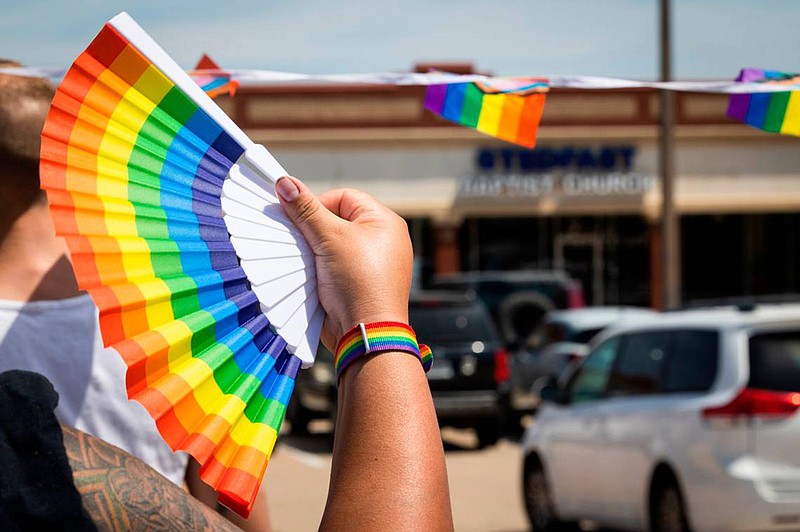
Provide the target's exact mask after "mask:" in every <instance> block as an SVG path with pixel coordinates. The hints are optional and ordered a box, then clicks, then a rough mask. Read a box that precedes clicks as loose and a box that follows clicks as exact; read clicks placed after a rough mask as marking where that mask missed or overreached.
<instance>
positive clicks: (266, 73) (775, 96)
mask: <svg viewBox="0 0 800 532" xmlns="http://www.w3.org/2000/svg"><path fill="white" fill-rule="evenodd" d="M0 74H11V75H19V76H29V77H43V78H50V79H60V78H61V77H63V75H64V70H62V69H48V68H36V67H12V68H0ZM189 75H190V77H191V78H192V79H193V80H194V81H195V82H196V83H197V84H198V85H200V87H201V88H202V89H203V90H204V91H205V92H206V93H207V94H208V95H209V96H211V97H212V98H215V97H217V96H220V95H223V94H228V95H231V96H232V95H234V94H235V92H236V90H237V88H238V87H239V86H242V85H251V86H252V85H259V84H277V83H293V82H303V83H364V84H373V85H397V86H424V87H426V93H425V99H424V103H423V105H424V107H425V109H427V110H429V111H430V112H432V113H434V114H436V115H438V116H440V117H442V118H444V119H445V120H449V121H451V122H453V123H456V124H459V125H461V126H464V127H468V128H472V129H475V130H477V131H479V132H481V133H484V134H486V135H489V136H492V137H495V138H498V139H501V140H504V141H507V142H511V143H514V144H518V145H520V146H524V147H527V148H533V147H534V145H535V143H536V134H537V132H538V129H539V123H540V121H541V118H542V114H543V113H544V107H545V99H546V95H547V92H548V91H549V90H550V89H551V88H571V89H585V90H597V89H626V88H653V89H663V90H673V91H683V92H704V93H717V94H729V95H730V102H729V106H728V111H727V116H728V117H730V118H731V119H733V120H736V121H739V122H742V123H744V124H747V125H749V126H751V127H754V128H757V129H761V130H763V131H767V132H771V133H779V134H784V135H793V136H800V74H792V73H786V72H780V71H774V70H763V69H756V68H745V69H742V70H741V72H740V74H739V76H738V77H737V78H736V79H735V80H733V81H637V80H626V79H618V78H606V77H597V76H546V77H493V76H486V75H482V74H452V73H447V72H429V73H419V72H383V73H367V74H325V75H314V74H300V73H293V72H281V71H273V70H253V69H230V70H229V69H221V68H220V67H219V66H218V65H217V64H216V63H214V61H213V60H211V59H210V58H209V57H208V56H206V55H204V56H203V57H202V59H201V60H200V61H199V62H198V64H197V65H196V66H195V68H194V69H193V70H191V71H189Z"/></svg>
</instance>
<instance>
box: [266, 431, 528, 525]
mask: <svg viewBox="0 0 800 532" xmlns="http://www.w3.org/2000/svg"><path fill="white" fill-rule="evenodd" d="M320 427H321V428H320ZM313 428H314V430H315V431H316V430H320V432H316V433H314V434H312V435H310V436H306V437H297V436H292V435H291V434H286V435H283V436H282V437H281V439H279V443H278V446H277V448H276V450H275V453H274V454H273V456H272V460H271V462H270V464H269V467H268V468H267V473H266V475H265V484H264V486H265V488H266V489H267V493H268V499H269V505H270V514H271V517H272V523H273V527H274V530H276V531H304V530H316V529H317V527H318V526H319V521H320V518H321V517H322V511H323V509H324V506H325V497H326V494H327V492H328V477H329V475H330V467H331V438H330V434H329V432H327V427H326V425H325V424H324V423H323V422H316V425H315V426H314V427H313ZM442 438H443V441H444V442H445V451H446V459H447V471H448V475H449V480H450V497H451V500H452V504H453V517H454V521H455V528H456V530H459V531H497V532H521V531H525V530H528V526H527V520H526V519H525V514H524V509H523V507H522V497H521V494H520V461H521V455H520V448H519V445H518V444H517V443H515V442H512V441H509V440H507V439H503V440H501V441H500V442H499V443H498V444H497V445H494V446H492V447H489V448H486V449H481V450H478V449H476V443H477V441H476V439H475V436H474V434H473V433H472V432H471V431H469V430H454V429H443V431H442ZM272 486H274V487H275V489H270V488H271V487H272Z"/></svg>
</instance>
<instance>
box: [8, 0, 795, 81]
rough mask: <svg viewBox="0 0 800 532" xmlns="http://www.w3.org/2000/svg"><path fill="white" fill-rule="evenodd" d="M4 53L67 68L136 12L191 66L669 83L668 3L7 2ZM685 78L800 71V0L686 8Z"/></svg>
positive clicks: (717, 2) (679, 27)
mask: <svg viewBox="0 0 800 532" xmlns="http://www.w3.org/2000/svg"><path fill="white" fill-rule="evenodd" d="M0 9H1V10H2V13H3V15H2V17H0V57H5V58H11V59H16V60H18V61H21V62H23V63H25V64H27V65H31V66H41V67H66V66H68V64H69V63H70V62H71V61H72V60H73V59H74V58H75V56H76V55H78V53H80V52H81V51H82V50H83V49H84V48H85V47H86V45H87V44H88V43H89V42H90V41H91V39H92V38H93V37H94V35H95V34H96V33H97V31H98V30H99V29H100V27H101V26H102V25H103V23H104V22H105V21H106V20H108V19H109V18H111V17H112V16H114V15H115V14H116V13H118V12H119V11H122V10H126V11H128V12H129V13H130V14H131V15H132V16H133V18H134V19H136V21H137V22H139V24H140V25H141V26H143V27H144V29H145V30H146V31H147V32H148V33H150V34H151V35H152V36H153V38H154V39H155V40H156V41H157V42H158V43H159V44H161V46H162V47H163V48H164V49H166V51H167V52H168V53H169V54H170V55H172V56H173V57H174V58H175V60H176V61H177V62H178V63H179V64H181V65H182V66H184V67H186V68H190V67H192V66H193V65H194V63H195V62H196V61H197V59H198V58H199V57H200V55H202V53H204V52H205V53H209V54H210V55H211V56H212V57H213V58H214V59H215V60H216V61H217V62H218V63H219V64H220V65H221V66H223V67H229V68H257V69H271V70H286V71H292V72H300V73H308V74H328V73H359V72H378V71H402V70H409V69H411V68H412V67H413V65H414V64H415V63H416V62H418V61H427V62H430V61H470V62H472V63H474V64H475V65H476V67H477V68H478V69H479V70H481V71H482V72H488V73H493V74H496V75H548V74H575V75H578V74H583V75H596V76H611V77H622V78H632V79H645V80H649V79H655V78H656V77H657V76H658V68H659V67H658V54H657V48H656V47H657V41H658V26H657V18H656V17H657V12H658V1H657V0H505V1H502V0H404V1H401V0H395V1H384V0H372V1H365V0H337V1H332V0H327V1H323V0H303V1H295V2H287V1H277V0H272V1H262V2H245V1H238V0H227V1H226V0H216V1H209V0H195V1H193V2H189V1H185V0H139V1H137V2H123V1H116V0H105V1H104V0H69V1H65V0H58V1H57V0H25V1H24V2H22V1H19V0H15V1H12V0H0ZM673 12H674V15H673V30H674V34H673V38H674V63H673V69H674V74H675V78H678V79H731V78H733V77H735V75H736V74H737V73H738V71H739V69H740V68H741V67H744V66H754V67H764V68H769V69H776V70H784V71H791V72H798V71H800V53H798V51H800V31H798V29H797V24H798V21H800V1H798V0H673Z"/></svg>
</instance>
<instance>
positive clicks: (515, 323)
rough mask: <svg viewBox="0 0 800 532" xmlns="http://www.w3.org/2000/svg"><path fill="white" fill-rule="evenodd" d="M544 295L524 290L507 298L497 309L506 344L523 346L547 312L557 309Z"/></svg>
mask: <svg viewBox="0 0 800 532" xmlns="http://www.w3.org/2000/svg"><path fill="white" fill-rule="evenodd" d="M555 308H556V306H555V304H554V303H553V300H552V299H550V298H549V297H547V296H545V295H544V294H540V293H538V292H533V291H530V290H523V291H519V292H514V293H512V294H511V295H509V296H507V297H506V298H505V299H504V300H503V301H502V302H501V303H500V305H499V306H498V308H497V320H498V323H499V325H500V329H501V332H502V334H503V338H504V339H505V341H506V342H510V343H518V344H522V343H524V342H526V341H527V340H528V337H529V336H530V335H531V334H532V333H533V332H534V331H535V330H536V328H537V327H538V326H539V324H540V323H541V321H542V319H543V318H544V315H545V314H547V312H549V311H551V310H553V309H555Z"/></svg>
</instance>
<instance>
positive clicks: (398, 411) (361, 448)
mask: <svg viewBox="0 0 800 532" xmlns="http://www.w3.org/2000/svg"><path fill="white" fill-rule="evenodd" d="M339 386H340V387H339V416H338V420H337V426H336V435H335V441H334V449H333V465H332V470H331V483H330V489H329V492H328V493H329V494H328V502H327V505H326V508H325V514H324V515H323V519H322V524H321V529H323V530H426V531H428V530H452V528H453V522H452V513H451V508H450V494H449V489H448V484H447V472H446V467H445V460H444V450H443V448H442V441H441V437H440V434H439V429H438V423H437V420H436V414H435V411H434V408H433V401H432V399H431V395H430V390H429V388H428V382H427V380H426V378H425V373H424V372H423V371H422V368H421V366H420V363H419V360H417V359H415V358H414V357H412V356H409V355H408V354H406V353H383V354H380V355H377V356H372V357H365V358H363V359H361V360H357V361H356V362H354V363H353V364H352V365H351V366H350V367H348V369H347V371H345V373H344V374H343V376H342V379H341V381H340V383H339Z"/></svg>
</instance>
